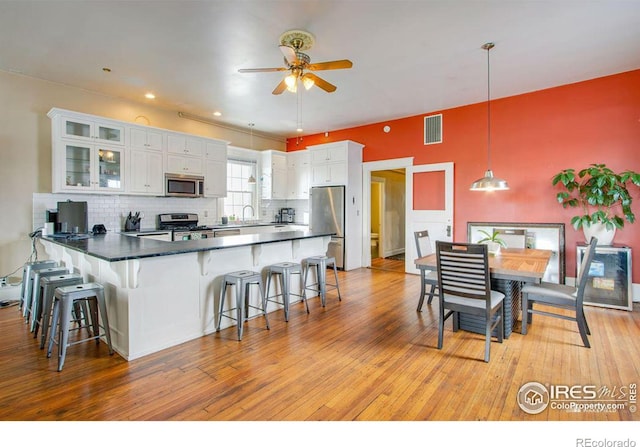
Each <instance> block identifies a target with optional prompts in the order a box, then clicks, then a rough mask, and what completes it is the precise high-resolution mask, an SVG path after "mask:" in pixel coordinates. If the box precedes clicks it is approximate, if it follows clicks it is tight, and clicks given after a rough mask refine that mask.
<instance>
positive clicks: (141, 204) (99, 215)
mask: <svg viewBox="0 0 640 447" xmlns="http://www.w3.org/2000/svg"><path fill="white" fill-rule="evenodd" d="M67 200H71V201H74V202H87V214H88V221H89V222H88V224H89V229H91V228H92V227H93V226H94V225H95V224H103V225H104V226H105V227H107V230H108V231H110V232H116V233H117V232H120V231H122V229H123V228H124V222H125V219H126V217H127V215H128V214H129V212H130V211H131V212H134V213H135V212H138V211H139V212H140V215H141V216H143V217H142V221H141V222H140V228H141V229H153V228H155V227H156V216H157V215H158V214H162V213H196V214H197V215H198V217H199V224H200V225H213V224H215V223H217V221H218V215H217V213H218V199H215V198H212V199H207V198H198V199H183V198H177V197H143V196H125V195H122V196H119V195H113V196H112V195H98V194H38V193H36V194H34V195H33V229H34V230H35V229H38V228H42V227H43V226H44V221H45V215H46V211H47V210H48V209H56V208H57V207H58V202H64V201H67Z"/></svg>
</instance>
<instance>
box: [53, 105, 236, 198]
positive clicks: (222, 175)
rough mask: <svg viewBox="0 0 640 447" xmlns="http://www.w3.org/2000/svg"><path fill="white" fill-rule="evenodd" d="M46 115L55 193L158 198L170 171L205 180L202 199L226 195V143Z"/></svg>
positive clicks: (60, 112)
mask: <svg viewBox="0 0 640 447" xmlns="http://www.w3.org/2000/svg"><path fill="white" fill-rule="evenodd" d="M47 116H49V118H51V122H52V124H51V135H52V150H53V154H52V160H53V161H52V178H53V185H52V190H53V192H54V193H55V192H85V193H86V192H101V193H105V192H106V193H109V192H113V193H121V194H122V193H125V194H136V195H138V194H140V195H162V194H164V180H163V179H164V174H165V173H166V172H171V173H181V174H192V175H204V176H205V196H207V197H224V196H225V195H226V177H227V166H226V164H227V145H228V142H227V141H222V140H217V139H213V138H205V137H198V136H195V135H190V134H186V133H181V132H175V131H169V130H164V129H158V128H154V127H148V126H141V125H138V124H132V123H125V122H120V121H115V120H109V119H106V118H101V117H99V116H94V115H88V114H84V113H79V112H73V111H69V110H64V109H57V108H53V109H51V110H50V111H49V113H48V114H47ZM207 185H208V186H207Z"/></svg>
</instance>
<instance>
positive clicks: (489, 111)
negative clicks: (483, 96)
mask: <svg viewBox="0 0 640 447" xmlns="http://www.w3.org/2000/svg"><path fill="white" fill-rule="evenodd" d="M485 47H486V50H487V167H488V169H489V170H491V71H490V66H491V64H490V63H489V51H491V48H493V44H492V43H488V44H486V45H485Z"/></svg>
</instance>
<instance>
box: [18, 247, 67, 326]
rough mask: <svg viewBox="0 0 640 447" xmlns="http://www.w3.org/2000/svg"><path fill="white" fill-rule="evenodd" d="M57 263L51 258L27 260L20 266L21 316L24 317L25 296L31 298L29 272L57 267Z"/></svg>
mask: <svg viewBox="0 0 640 447" xmlns="http://www.w3.org/2000/svg"><path fill="white" fill-rule="evenodd" d="M57 266H58V263H57V262H56V261H52V260H46V261H32V262H27V263H26V264H25V265H24V267H22V285H21V286H20V307H19V308H20V310H21V311H22V316H23V317H26V314H25V313H24V312H25V303H26V300H25V298H26V297H29V298H31V290H32V282H31V272H32V271H33V270H38V269H46V268H49V267H57Z"/></svg>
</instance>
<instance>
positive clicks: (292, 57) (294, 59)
mask: <svg viewBox="0 0 640 447" xmlns="http://www.w3.org/2000/svg"><path fill="white" fill-rule="evenodd" d="M280 51H282V54H283V55H284V58H285V60H286V61H287V63H288V64H289V65H296V64H297V63H298V56H296V50H295V48H292V47H290V46H289V45H280Z"/></svg>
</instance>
